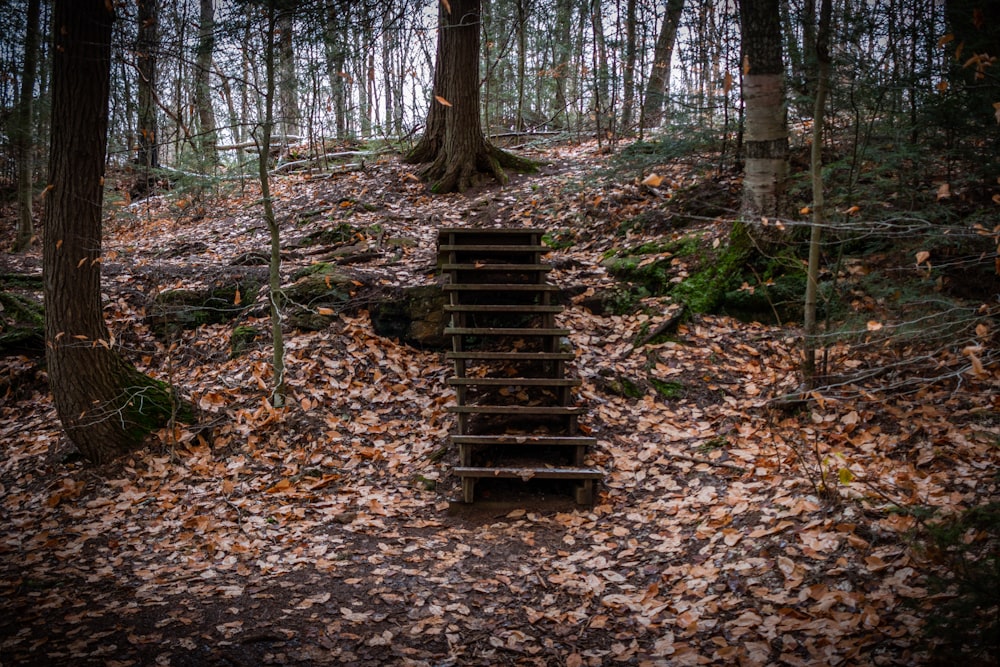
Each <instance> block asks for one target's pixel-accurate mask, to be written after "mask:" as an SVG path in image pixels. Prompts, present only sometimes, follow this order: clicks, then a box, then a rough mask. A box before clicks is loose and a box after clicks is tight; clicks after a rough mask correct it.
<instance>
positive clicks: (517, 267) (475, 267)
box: [441, 262, 552, 273]
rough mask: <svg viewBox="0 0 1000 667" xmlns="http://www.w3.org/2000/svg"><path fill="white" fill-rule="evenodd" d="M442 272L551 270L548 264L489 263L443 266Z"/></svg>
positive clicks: (537, 271) (541, 271)
mask: <svg viewBox="0 0 1000 667" xmlns="http://www.w3.org/2000/svg"><path fill="white" fill-rule="evenodd" d="M441 270H442V271H473V272H476V273H488V272H493V271H496V272H497V273H511V272H516V271H524V272H533V273H546V272H548V271H551V270H552V267H551V266H549V265H548V264H491V263H489V262H476V263H475V264H445V265H444V266H442V267H441Z"/></svg>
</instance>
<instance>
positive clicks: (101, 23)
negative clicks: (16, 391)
mask: <svg viewBox="0 0 1000 667" xmlns="http://www.w3.org/2000/svg"><path fill="white" fill-rule="evenodd" d="M110 7H111V5H110V3H107V2H105V0H57V1H56V3H55V15H54V17H53V34H54V35H55V49H54V50H53V55H52V58H53V65H52V67H53V73H52V126H51V138H50V144H49V145H50V154H49V192H48V193H47V195H46V197H47V199H46V206H45V244H44V252H43V266H44V282H45V290H44V291H45V340H46V361H47V366H48V375H49V385H50V387H51V389H52V395H53V398H54V400H55V406H56V410H57V411H58V413H59V419H60V421H61V422H62V424H63V427H64V428H65V430H66V434H67V435H68V436H69V438H70V440H72V441H73V443H74V444H75V445H76V446H77V448H78V449H79V450H80V452H81V453H82V454H83V455H84V456H85V457H87V458H88V459H90V460H91V461H95V462H104V461H109V460H111V459H113V458H115V457H116V456H118V455H120V454H123V453H125V452H127V451H128V450H130V449H131V448H133V447H135V446H137V445H139V444H140V443H141V442H142V440H143V438H144V437H145V436H146V435H147V434H148V433H149V432H150V431H151V430H152V429H155V428H158V427H160V426H163V425H164V424H166V423H167V422H168V421H169V420H170V419H171V417H173V416H174V415H175V413H176V403H175V401H174V396H173V392H172V391H171V388H170V387H169V386H168V385H166V384H164V383H162V382H158V381H156V380H153V379H152V378H149V377H146V376H145V375H143V374H141V373H139V372H138V371H137V370H135V369H134V368H132V367H131V366H130V365H129V364H127V363H126V362H125V361H124V360H123V359H122V358H121V357H120V356H119V354H118V352H117V350H116V349H115V348H114V346H113V345H112V341H111V339H110V336H109V334H108V329H107V326H106V325H105V322H104V317H103V312H102V308H101V263H100V259H101V206H102V196H103V174H104V164H105V150H106V148H107V127H108V92H109V85H110V66H111V25H112V22H113V19H114V15H113V13H112V11H111V9H110Z"/></svg>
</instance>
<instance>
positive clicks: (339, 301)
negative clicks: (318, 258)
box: [284, 262, 361, 331]
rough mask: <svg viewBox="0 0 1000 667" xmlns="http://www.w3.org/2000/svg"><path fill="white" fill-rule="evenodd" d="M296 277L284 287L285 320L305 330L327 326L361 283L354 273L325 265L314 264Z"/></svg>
mask: <svg viewBox="0 0 1000 667" xmlns="http://www.w3.org/2000/svg"><path fill="white" fill-rule="evenodd" d="M295 275H296V277H297V279H296V280H295V282H294V283H292V284H291V285H289V286H288V287H286V288H284V305H285V318H286V321H287V322H288V324H290V325H291V326H293V327H295V328H297V329H303V330H306V331H319V330H320V329H325V328H326V327H328V326H330V324H331V323H332V322H333V320H334V319H336V317H337V313H338V312H340V311H342V310H344V308H345V307H346V305H347V304H348V302H349V301H350V300H351V295H352V292H353V291H354V289H355V288H357V287H358V286H359V285H360V284H361V281H359V280H357V278H356V277H355V276H354V275H353V274H351V273H348V272H347V271H345V270H344V269H342V268H341V267H338V266H336V265H334V264H329V263H327V262H319V263H316V264H313V265H312V266H309V267H306V268H304V269H302V270H300V271H298V272H297V273H296V274H295Z"/></svg>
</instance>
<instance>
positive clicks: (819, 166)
mask: <svg viewBox="0 0 1000 667" xmlns="http://www.w3.org/2000/svg"><path fill="white" fill-rule="evenodd" d="M831 13H832V0H821V6H820V16H819V30H818V31H817V33H816V42H815V44H816V64H817V71H816V98H815V102H814V104H815V107H814V110H813V131H812V142H813V143H812V160H811V165H810V169H811V171H812V190H813V226H812V229H811V230H810V235H809V265H808V269H807V272H806V273H807V275H806V299H805V315H804V318H803V325H802V328H803V352H804V356H803V359H802V380H803V384H804V385H805V388H806V389H807V390H811V389H814V388H815V385H816V351H817V348H818V347H819V341H818V336H817V325H816V305H817V304H816V302H817V293H818V292H819V260H820V240H821V239H822V228H823V223H824V222H825V210H824V207H825V201H824V197H823V121H824V116H825V108H826V95H827V88H828V87H829V80H830V14H831Z"/></svg>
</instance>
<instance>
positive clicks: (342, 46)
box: [323, 0, 351, 139]
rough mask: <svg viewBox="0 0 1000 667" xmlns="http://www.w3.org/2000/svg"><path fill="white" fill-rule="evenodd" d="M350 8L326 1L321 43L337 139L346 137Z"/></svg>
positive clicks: (329, 0)
mask: <svg viewBox="0 0 1000 667" xmlns="http://www.w3.org/2000/svg"><path fill="white" fill-rule="evenodd" d="M350 11H351V6H350V5H347V6H346V7H344V8H343V9H341V8H340V7H338V3H336V2H334V1H333V0H327V5H326V15H327V20H326V23H325V27H324V33H323V42H324V46H325V47H326V49H325V53H326V68H327V76H328V77H329V78H330V88H331V91H332V96H333V112H334V116H335V118H336V126H337V138H338V139H345V138H346V137H347V128H348V124H347V77H348V74H347V71H346V70H345V68H344V65H345V63H346V61H347V39H348V34H347V26H348V25H349V24H350Z"/></svg>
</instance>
